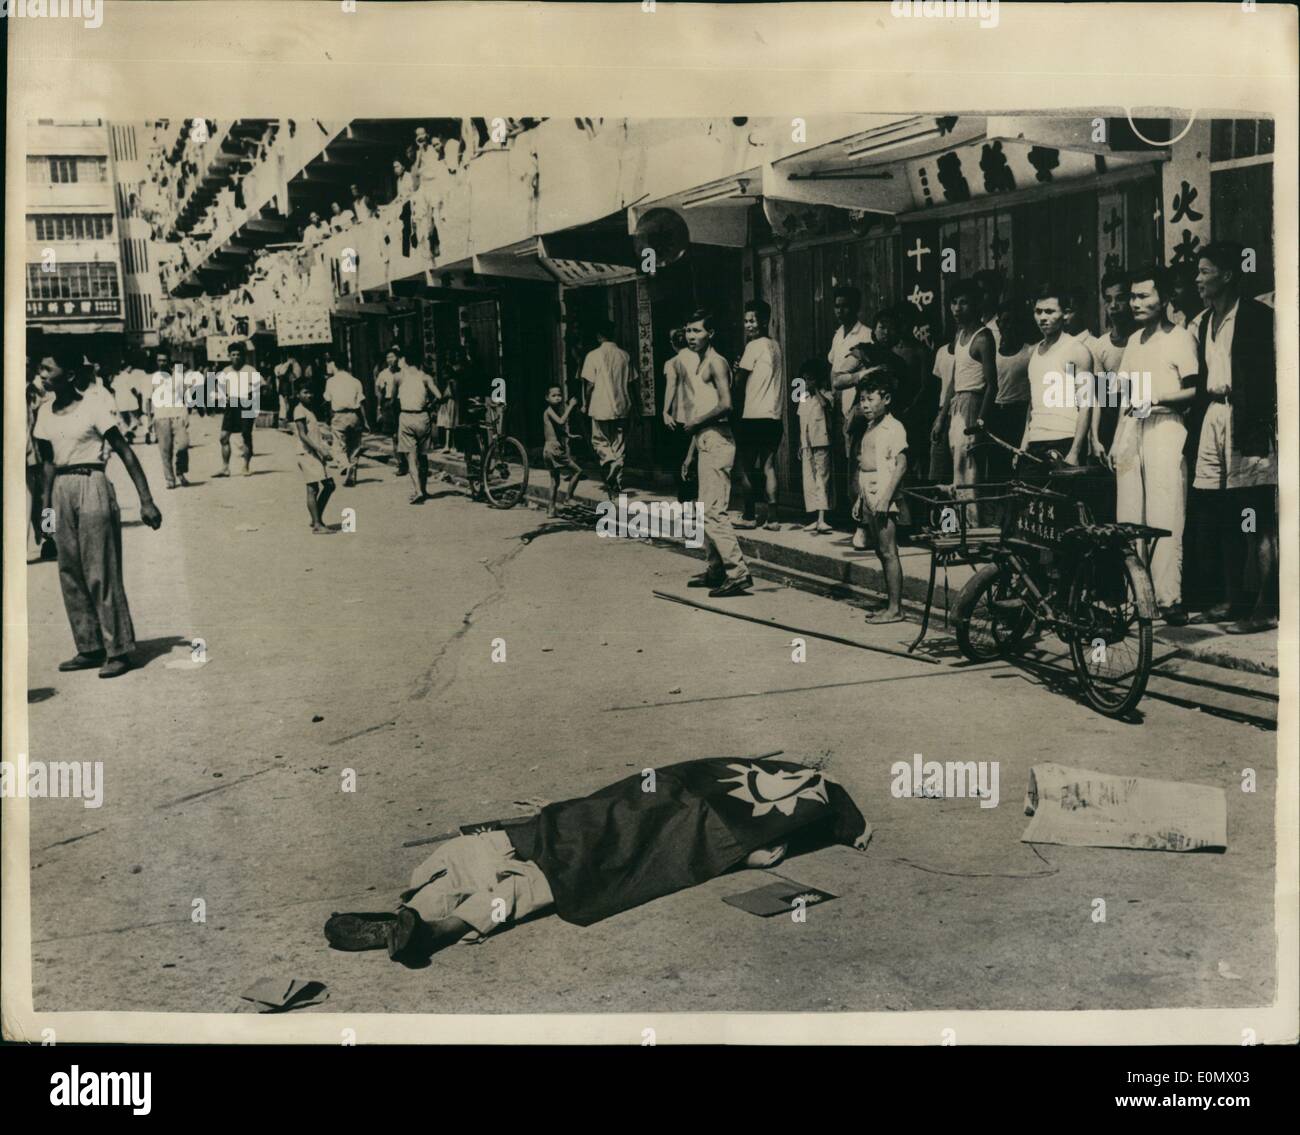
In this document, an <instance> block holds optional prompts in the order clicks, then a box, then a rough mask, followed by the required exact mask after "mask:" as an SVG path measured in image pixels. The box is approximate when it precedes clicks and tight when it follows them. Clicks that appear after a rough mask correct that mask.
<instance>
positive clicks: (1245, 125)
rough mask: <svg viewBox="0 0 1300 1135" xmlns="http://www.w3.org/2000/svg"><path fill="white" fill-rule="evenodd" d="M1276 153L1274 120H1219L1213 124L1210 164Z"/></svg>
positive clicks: (1211, 129) (1211, 125) (1215, 120)
mask: <svg viewBox="0 0 1300 1135" xmlns="http://www.w3.org/2000/svg"><path fill="white" fill-rule="evenodd" d="M1272 152H1273V120H1272V119H1271V118H1216V119H1214V120H1213V121H1212V122H1211V124H1210V161H1212V162H1228V161H1232V160H1233V159H1235V158H1253V157H1256V156H1258V155H1262V154H1271V153H1272Z"/></svg>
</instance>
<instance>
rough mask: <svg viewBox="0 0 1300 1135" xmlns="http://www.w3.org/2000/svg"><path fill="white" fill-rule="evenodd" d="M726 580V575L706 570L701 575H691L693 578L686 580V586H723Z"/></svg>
mask: <svg viewBox="0 0 1300 1135" xmlns="http://www.w3.org/2000/svg"><path fill="white" fill-rule="evenodd" d="M725 581H726V577H725V576H721V575H710V574H709V573H708V572H707V571H706V572H702V573H701V574H700V575H693V576H691V578H690V579H688V580H687V581H686V586H687V587H708V588H714V587H721V586H722V584H723V583H724V582H725Z"/></svg>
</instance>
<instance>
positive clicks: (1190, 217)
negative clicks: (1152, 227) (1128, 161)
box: [1160, 119, 1210, 269]
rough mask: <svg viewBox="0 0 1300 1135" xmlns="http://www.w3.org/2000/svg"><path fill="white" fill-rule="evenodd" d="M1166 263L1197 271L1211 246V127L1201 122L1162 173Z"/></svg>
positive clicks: (1176, 145)
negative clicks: (1203, 252)
mask: <svg viewBox="0 0 1300 1135" xmlns="http://www.w3.org/2000/svg"><path fill="white" fill-rule="evenodd" d="M1160 192H1161V206H1162V213H1161V216H1162V220H1163V222H1164V223H1163V229H1164V257H1165V263H1166V264H1167V265H1168V266H1169V267H1171V268H1184V267H1189V268H1192V269H1195V267H1196V261H1197V258H1198V254H1199V251H1200V249H1201V248H1203V247H1204V246H1205V245H1206V244H1208V243H1209V242H1210V123H1209V120H1208V119H1207V120H1204V121H1202V120H1198V121H1196V122H1194V123H1193V124H1192V127H1191V129H1190V130H1188V132H1187V135H1186V137H1184V138H1182V139H1180V140H1179V141H1178V142H1176V143H1174V146H1173V154H1172V156H1171V158H1170V160H1169V161H1167V162H1166V163H1165V164H1164V165H1163V166H1162V167H1161V169H1160Z"/></svg>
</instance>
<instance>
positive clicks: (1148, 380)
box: [1111, 266, 1199, 626]
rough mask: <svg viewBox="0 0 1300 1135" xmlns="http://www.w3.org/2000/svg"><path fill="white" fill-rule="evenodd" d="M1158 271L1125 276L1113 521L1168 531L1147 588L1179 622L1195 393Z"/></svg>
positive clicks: (1186, 337)
mask: <svg viewBox="0 0 1300 1135" xmlns="http://www.w3.org/2000/svg"><path fill="white" fill-rule="evenodd" d="M1169 287H1170V286H1169V283H1168V277H1167V275H1166V273H1165V271H1164V269H1163V268H1160V267H1158V266H1157V267H1151V268H1139V269H1137V270H1135V271H1134V272H1132V273H1130V274H1129V306H1130V307H1131V308H1132V309H1133V321H1134V323H1135V325H1136V330H1135V331H1134V332H1133V334H1132V335H1131V336H1130V337H1129V341H1128V344H1127V345H1126V346H1125V348H1124V358H1123V360H1122V363H1121V365H1120V369H1121V371H1122V372H1123V376H1124V382H1125V386H1126V394H1125V399H1124V413H1123V415H1122V416H1121V418H1120V424H1119V426H1118V427H1116V430H1115V440H1114V442H1113V443H1112V445H1111V461H1112V463H1113V464H1114V466H1115V472H1116V498H1115V515H1116V519H1118V520H1119V521H1120V522H1121V523H1124V522H1130V523H1135V524H1148V525H1151V526H1152V527H1153V528H1165V529H1168V530H1169V532H1171V533H1172V535H1169V536H1164V537H1161V538H1160V539H1159V540H1158V541H1157V542H1156V546H1155V551H1154V553H1153V554H1152V556H1151V582H1152V585H1153V586H1154V588H1155V593H1156V602H1157V603H1158V604H1159V606H1160V614H1161V617H1162V618H1163V619H1164V620H1165V622H1166V623H1167V624H1168V625H1170V626H1183V625H1185V624H1186V623H1187V612H1186V610H1185V608H1184V607H1183V522H1184V517H1185V510H1186V506H1187V461H1186V458H1185V456H1184V453H1183V450H1184V447H1185V445H1186V442H1187V427H1186V426H1185V425H1184V424H1183V413H1184V411H1185V410H1186V409H1187V408H1188V407H1189V406H1190V404H1191V401H1192V399H1193V398H1194V397H1195V395H1196V376H1197V370H1198V365H1199V364H1198V361H1197V357H1196V340H1195V338H1194V337H1193V336H1192V333H1191V332H1190V331H1188V330H1187V329H1186V328H1185V327H1175V326H1174V325H1173V324H1172V323H1170V322H1169V320H1168V319H1167V318H1165V305H1166V304H1167V303H1168V302H1169V299H1170V298H1171V296H1170V295H1169V294H1168V293H1169Z"/></svg>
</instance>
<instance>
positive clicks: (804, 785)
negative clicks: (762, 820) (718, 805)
mask: <svg viewBox="0 0 1300 1135" xmlns="http://www.w3.org/2000/svg"><path fill="white" fill-rule="evenodd" d="M727 768H729V769H730V770H731V771H732V772H734V773H736V774H737V775H736V776H734V777H731V776H724V777H723V778H722V780H721V783H723V784H730V783H732V782H733V781H734V782H735V784H736V787H735V788H733V789H732V790H731V791H730V792H728V793H727V795H728V796H734V797H735V798H736V799H737V800H743V801H744V802H745V803H746V804H752V805H753V806H754V816H755V817H758V816H766V815H767V814H768V812H770V811H772V809H773V808H775V809H776V810H777V811H778V812H780V813H781V814H782V815H783V816H789V815H791V814H792V813H793V812H794V810H795V808H796V807H797V806H798V804H799V801H800V800H812V801H814V802H816V803H818V804H828V803H829V802H830V801H829V800H828V798H827V795H826V784H825V781H824V780H823V778H822V774H821V773H819V772H818V771H817V770H816V769H791V770H789V771H786V770H784V769H780V770H778V771H776V772H768V771H766V770H765V769H762V768H760V767H759V766H758V765H728V766H727Z"/></svg>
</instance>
